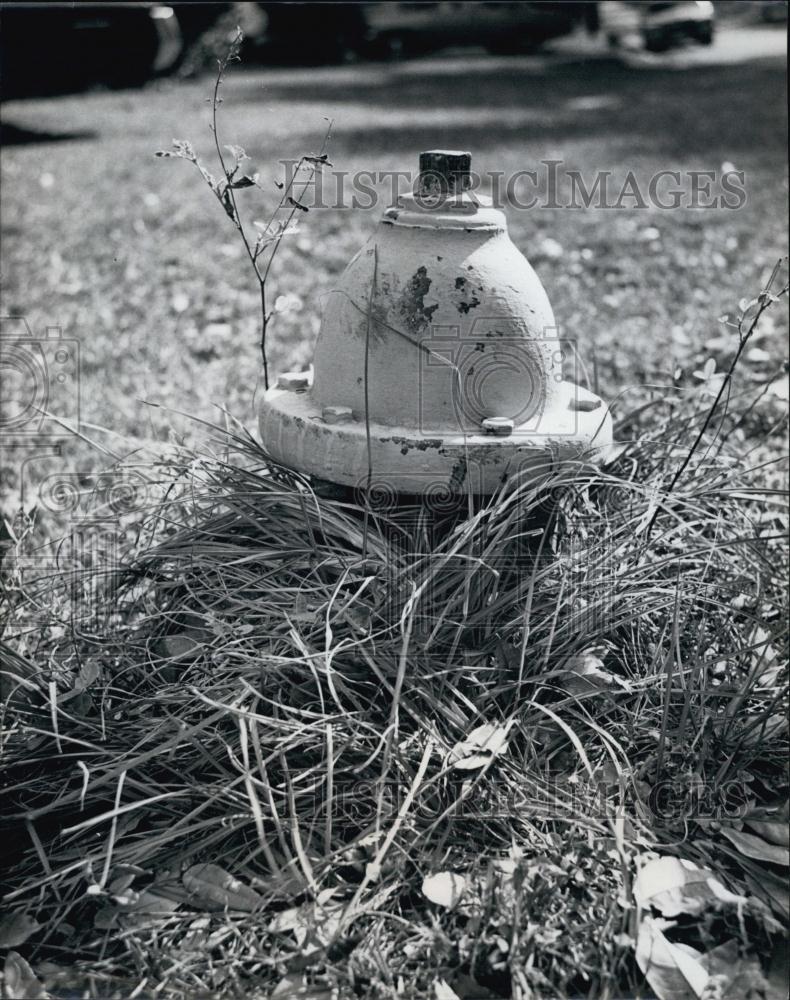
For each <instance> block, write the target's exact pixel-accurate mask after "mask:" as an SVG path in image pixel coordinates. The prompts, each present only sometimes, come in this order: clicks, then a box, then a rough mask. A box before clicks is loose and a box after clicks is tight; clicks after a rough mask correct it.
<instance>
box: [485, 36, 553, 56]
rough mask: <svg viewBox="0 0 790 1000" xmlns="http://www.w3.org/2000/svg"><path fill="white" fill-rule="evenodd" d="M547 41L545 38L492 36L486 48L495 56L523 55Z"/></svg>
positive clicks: (533, 50) (536, 49)
mask: <svg viewBox="0 0 790 1000" xmlns="http://www.w3.org/2000/svg"><path fill="white" fill-rule="evenodd" d="M545 41H546V39H545V38H538V37H535V38H504V37H503V38H492V39H491V41H489V42H486V49H487V50H488V51H489V52H490V53H491V55H494V56H523V55H529V54H530V53H532V52H537V51H538V49H539V48H540V47H541V45H543V43H544V42H545Z"/></svg>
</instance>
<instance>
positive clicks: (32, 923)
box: [0, 913, 41, 948]
mask: <svg viewBox="0 0 790 1000" xmlns="http://www.w3.org/2000/svg"><path fill="white" fill-rule="evenodd" d="M40 926H41V925H40V924H39V922H38V921H37V920H34V919H33V917H29V916H28V915H27V914H26V913H7V914H6V915H5V916H3V917H0V948H16V947H18V946H19V945H20V944H24V943H25V941H27V939H28V938H29V937H30V936H31V934H35V933H36V931H37V930H38V929H39V928H40Z"/></svg>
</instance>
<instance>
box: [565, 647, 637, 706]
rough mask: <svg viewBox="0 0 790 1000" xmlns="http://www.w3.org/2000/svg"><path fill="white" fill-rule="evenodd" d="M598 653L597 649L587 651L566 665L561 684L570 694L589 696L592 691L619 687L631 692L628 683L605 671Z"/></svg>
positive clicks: (572, 658)
mask: <svg viewBox="0 0 790 1000" xmlns="http://www.w3.org/2000/svg"><path fill="white" fill-rule="evenodd" d="M597 653H598V648H597V647H592V648H591V649H585V650H584V651H583V652H581V653H577V654H576V655H575V656H572V657H571V658H570V659H569V660H568V661H567V662H566V663H565V665H564V667H563V676H562V678H561V680H560V684H561V685H562V687H563V688H564V689H565V690H566V691H567V692H568V693H569V694H589V693H590V692H591V691H607V690H612V689H613V688H618V687H619V688H621V689H622V690H625V691H628V690H630V685H629V683H628V681H626V680H624V679H623V678H622V677H617V676H616V675H615V674H613V673H610V671H608V670H606V669H605V667H604V665H603V660H601V659H600V657H599V656H598V655H597Z"/></svg>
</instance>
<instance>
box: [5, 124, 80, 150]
mask: <svg viewBox="0 0 790 1000" xmlns="http://www.w3.org/2000/svg"><path fill="white" fill-rule="evenodd" d="M97 135H98V133H97V132H95V131H93V130H92V129H88V130H86V131H83V132H48V131H46V130H44V129H32V128H25V126H24V125H14V123H13V122H2V123H0V145H3V146H28V145H32V144H34V143H45V142H75V141H77V140H79V139H95V138H97Z"/></svg>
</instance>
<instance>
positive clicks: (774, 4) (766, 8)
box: [760, 0, 787, 24]
mask: <svg viewBox="0 0 790 1000" xmlns="http://www.w3.org/2000/svg"><path fill="white" fill-rule="evenodd" d="M760 17H761V18H762V20H763V21H765V22H766V24H781V22H782V21H786V20H787V0H763V2H762V3H761V4H760Z"/></svg>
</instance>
